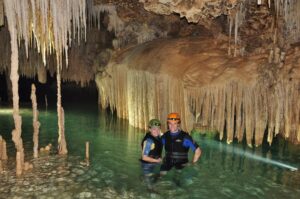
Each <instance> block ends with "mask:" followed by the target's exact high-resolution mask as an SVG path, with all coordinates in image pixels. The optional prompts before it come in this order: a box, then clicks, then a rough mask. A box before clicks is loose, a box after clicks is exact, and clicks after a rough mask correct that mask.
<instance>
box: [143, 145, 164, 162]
mask: <svg viewBox="0 0 300 199" xmlns="http://www.w3.org/2000/svg"><path fill="white" fill-rule="evenodd" d="M153 145H154V143H153V141H152V140H151V139H147V140H146V141H145V142H144V148H143V151H142V160H144V161H146V162H152V163H159V162H161V158H158V159H155V158H152V157H150V156H149V153H150V151H151V147H152V146H153Z"/></svg>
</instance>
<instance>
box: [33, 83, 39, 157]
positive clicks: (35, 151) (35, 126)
mask: <svg viewBox="0 0 300 199" xmlns="http://www.w3.org/2000/svg"><path fill="white" fill-rule="evenodd" d="M35 91H36V88H35V85H34V84H32V85H31V102H32V112H33V120H32V125H33V157H34V158H37V157H38V147H39V128H40V122H39V121H38V110H37V101H36V94H35Z"/></svg>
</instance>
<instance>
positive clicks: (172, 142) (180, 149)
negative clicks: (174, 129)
mask: <svg viewBox="0 0 300 199" xmlns="http://www.w3.org/2000/svg"><path fill="white" fill-rule="evenodd" d="M163 137H164V138H165V151H166V160H167V161H170V160H171V161H172V162H178V163H180V162H182V163H185V162H188V152H189V148H186V147H184V146H183V141H184V139H185V138H188V137H189V134H188V133H186V132H184V131H180V132H179V133H178V135H176V136H172V135H171V132H170V131H168V132H166V133H165V134H164V135H163Z"/></svg>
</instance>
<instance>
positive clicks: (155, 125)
mask: <svg viewBox="0 0 300 199" xmlns="http://www.w3.org/2000/svg"><path fill="white" fill-rule="evenodd" d="M160 126H161V122H160V121H159V120H158V119H152V120H150V121H149V125H148V127H149V132H148V133H147V134H146V135H145V137H144V138H143V141H142V144H141V145H142V158H141V166H142V170H143V175H144V179H145V182H146V184H147V187H148V188H149V189H152V184H153V181H154V178H155V175H154V170H155V168H157V167H159V163H160V162H161V154H162V148H163V146H162V142H161V138H160Z"/></svg>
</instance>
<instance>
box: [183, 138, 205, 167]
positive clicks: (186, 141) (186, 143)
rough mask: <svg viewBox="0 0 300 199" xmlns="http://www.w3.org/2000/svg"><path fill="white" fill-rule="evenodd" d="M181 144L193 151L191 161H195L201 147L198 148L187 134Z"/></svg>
mask: <svg viewBox="0 0 300 199" xmlns="http://www.w3.org/2000/svg"><path fill="white" fill-rule="evenodd" d="M183 145H184V146H185V147H187V148H190V149H192V151H193V152H194V157H193V161H192V163H193V164H194V163H196V162H197V161H198V160H199V158H200V156H201V149H200V147H199V145H198V144H197V143H196V142H195V141H194V140H193V138H192V137H190V136H187V137H186V138H185V139H184V141H183Z"/></svg>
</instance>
